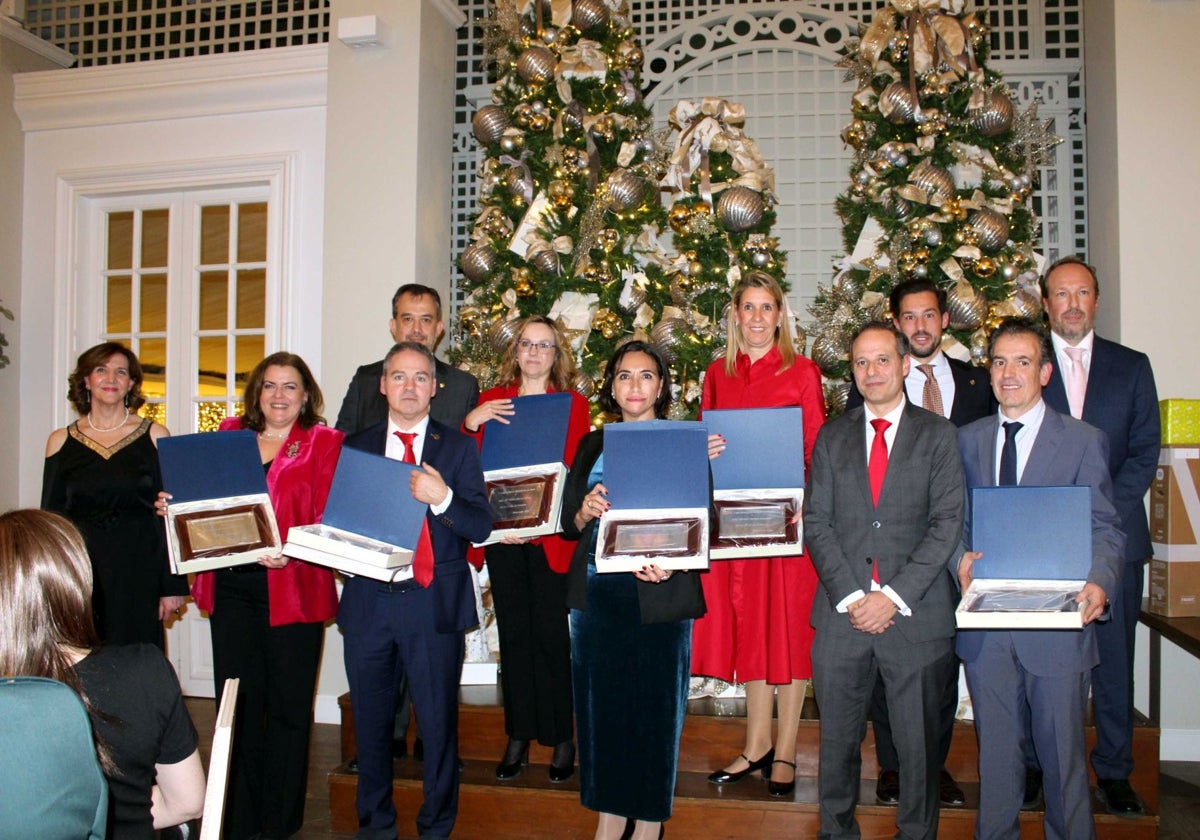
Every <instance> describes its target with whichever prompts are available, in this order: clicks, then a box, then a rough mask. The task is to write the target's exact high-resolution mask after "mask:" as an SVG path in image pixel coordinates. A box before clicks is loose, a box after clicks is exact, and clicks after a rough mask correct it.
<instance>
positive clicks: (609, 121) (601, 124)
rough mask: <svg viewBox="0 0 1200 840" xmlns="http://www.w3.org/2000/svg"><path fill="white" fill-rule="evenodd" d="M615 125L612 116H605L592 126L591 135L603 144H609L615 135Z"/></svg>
mask: <svg viewBox="0 0 1200 840" xmlns="http://www.w3.org/2000/svg"><path fill="white" fill-rule="evenodd" d="M616 129H617V123H616V120H614V119H613V115H612V114H605V115H604V116H602V117H600V118H599V119H597V120H596V122H595V123H593V124H592V134H594V135H595V136H596V137H598V138H599V139H601V140H603V141H604V142H605V143H611V142H612V139H613V137H614V136H615V135H616Z"/></svg>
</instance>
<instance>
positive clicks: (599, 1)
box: [571, 0, 608, 32]
mask: <svg viewBox="0 0 1200 840" xmlns="http://www.w3.org/2000/svg"><path fill="white" fill-rule="evenodd" d="M607 22H608V6H606V5H604V0H575V2H574V3H573V4H572V9H571V25H572V26H574V27H575V28H576V29H578V30H579V31H580V32H587V31H588V30H589V29H593V28H595V27H597V26H600V25H602V24H604V23H607Z"/></svg>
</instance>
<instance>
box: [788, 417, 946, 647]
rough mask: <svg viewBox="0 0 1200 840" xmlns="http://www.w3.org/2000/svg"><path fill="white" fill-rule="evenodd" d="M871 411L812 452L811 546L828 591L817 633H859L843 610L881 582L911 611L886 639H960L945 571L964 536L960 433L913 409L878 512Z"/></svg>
mask: <svg viewBox="0 0 1200 840" xmlns="http://www.w3.org/2000/svg"><path fill="white" fill-rule="evenodd" d="M864 412H865V409H864V408H861V407H860V408H856V409H853V410H852V411H848V412H846V413H845V414H843V415H842V416H841V417H838V418H837V419H835V420H833V421H831V422H829V423H826V424H825V425H824V426H822V427H821V432H820V434H818V435H817V444H816V447H815V448H814V449H813V457H812V469H811V472H810V477H809V482H808V491H807V492H806V493H805V497H804V536H805V541H806V542H807V543H808V551H809V555H810V556H811V557H812V561H813V565H814V566H816V569H817V575H818V576H819V577H820V584H819V586H818V587H817V595H816V598H815V599H814V600H813V610H812V623H813V626H814V627H815V628H817V630H818V631H822V632H825V631H829V632H836V633H843V634H849V633H857V632H859V631H857V630H855V629H854V628H853V627H851V626H850V616H849V615H848V614H847V613H839V612H837V610H836V607H837V605H838V604H839V603H840V602H841V601H842V600H843V599H845V598H846V597H847V596H848V595H850V594H851V593H853V592H854V591H855V590H860V589H861V590H862V591H863V592H870V590H871V572H872V568H873V564H872V561H873V560H874V561H877V562H878V564H879V582H880V584H881V585H884V586H891V587H892V589H893V590H895V592H896V593H897V594H898V595H899V596H900V597H901V598H903V599H904V603H905V604H907V605H908V607H909V609H911V610H912V615H911V616H908V617H905V616H901V615H899V614H898V615H897V616H896V619H895V621H896V625H895V627H894V628H892V629H891V630H888V631H887V632H889V633H890V632H893V631H896V632H899V633H901V634H903V635H904V636H905V638H907V639H908V640H909V641H911V642H923V641H929V640H931V639H939V638H950V637H952V636H953V635H954V604H955V598H954V587H953V584H952V583H951V581H950V578H949V576H948V575H947V574H946V569H945V566H946V561H947V560H949V559H950V556H951V555H952V554H953V553H954V551H955V549H957V547H958V542H959V539H960V537H961V535H962V519H963V496H964V494H963V473H962V462H961V461H960V459H959V455H958V445H957V440H956V437H955V430H954V426H953V425H952V424H951V423H950V422H949V421H948V420H946V419H945V418H942V417H939V416H937V415H936V414H933V413H932V412H929V411H925V410H924V409H923V408H917V407H916V406H915V405H913V404H912V403H905V406H904V413H903V414H902V415H901V419H900V425H899V427H898V428H897V429H896V439H895V442H894V443H893V444H892V450H891V453H890V456H889V458H888V468H887V474H886V476H885V478H884V483H883V488H882V490H881V491H880V494H879V505H878V507H876V506H875V505H874V504H872V502H871V487H870V484H869V482H868V478H867V442H868V441H867V436H866V423H865V420H864V418H863V414H864Z"/></svg>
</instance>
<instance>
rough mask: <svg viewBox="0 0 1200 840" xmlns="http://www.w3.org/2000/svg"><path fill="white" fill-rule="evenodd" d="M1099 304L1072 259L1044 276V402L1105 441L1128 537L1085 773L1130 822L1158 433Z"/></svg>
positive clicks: (1103, 635)
mask: <svg viewBox="0 0 1200 840" xmlns="http://www.w3.org/2000/svg"><path fill="white" fill-rule="evenodd" d="M1099 296H1100V283H1099V281H1098V280H1097V279H1096V271H1095V269H1094V268H1092V267H1091V266H1090V265H1088V264H1087V263H1085V262H1084V261H1083V260H1081V259H1080V258H1079V257H1064V258H1063V259H1061V260H1059V261H1057V262H1056V263H1054V264H1053V265H1051V266H1050V267H1049V268H1048V269H1047V270H1046V273H1045V275H1044V276H1043V279H1042V303H1043V305H1044V306H1045V309H1046V315H1047V316H1048V317H1049V320H1050V329H1051V331H1052V334H1051V336H1050V338H1051V341H1052V342H1053V345H1054V354H1055V365H1054V372H1053V373H1052V374H1051V376H1050V383H1049V384H1048V385H1047V386H1046V393H1045V400H1046V404H1047V405H1049V406H1050V407H1051V408H1053V409H1055V410H1056V411H1060V412H1062V413H1064V414H1066V413H1069V414H1070V415H1071V416H1072V417H1075V418H1078V419H1080V420H1083V421H1084V422H1085V423H1090V424H1091V425H1093V426H1095V427H1096V428H1098V429H1099V430H1100V431H1102V432H1104V433H1105V434H1106V435H1107V436H1108V472H1109V475H1110V476H1111V477H1112V483H1113V503H1114V504H1115V505H1116V508H1117V513H1118V514H1120V516H1121V530H1122V531H1124V532H1125V568H1124V572H1123V573H1122V576H1121V588H1120V589H1119V590H1118V591H1117V592H1113V593H1110V595H1109V597H1110V599H1111V600H1112V621H1110V622H1108V623H1107V624H1101V625H1099V626H1098V627H1097V628H1096V640H1097V642H1098V643H1099V645H1100V664H1098V665H1097V666H1096V669H1095V671H1093V673H1092V711H1093V719H1094V721H1095V724H1096V746H1095V747H1093V748H1092V769H1093V770H1095V771H1096V780H1097V789H1096V794H1097V796H1098V797H1099V798H1100V799H1101V800H1102V801H1103V802H1104V803H1105V805H1106V806H1107V807H1108V810H1109V812H1111V813H1113V814H1116V815H1118V816H1136V815H1137V814H1140V813H1141V812H1142V803H1141V800H1139V798H1138V796H1137V794H1136V793H1135V792H1134V790H1133V788H1132V787H1130V785H1129V775H1130V773H1131V772H1132V771H1133V650H1134V646H1133V640H1134V633H1135V630H1136V628H1137V622H1138V611H1139V610H1140V609H1141V606H1142V586H1143V585H1144V582H1145V563H1146V560H1147V559H1148V558H1149V557H1150V552H1151V549H1150V529H1149V526H1148V524H1147V522H1146V508H1145V504H1144V502H1143V497H1144V496H1145V495H1146V491H1147V490H1148V489H1149V488H1150V482H1151V481H1153V480H1154V472H1155V469H1156V468H1157V466H1158V452H1159V447H1160V446H1161V443H1162V441H1161V438H1162V434H1161V431H1162V430H1161V427H1160V421H1159V414H1158V393H1157V391H1156V389H1155V387H1154V373H1153V371H1151V369H1150V360H1149V359H1148V358H1147V357H1146V354H1144V353H1139V352H1137V351H1136V350H1131V349H1129V348H1128V347H1123V346H1122V345H1120V344H1117V343H1116V342H1113V341H1105V340H1104V339H1103V338H1100V337H1099V336H1097V335H1096V334H1095V331H1094V330H1093V323H1094V321H1095V316H1096V304H1097V302H1098V301H1099ZM1072 357H1078V358H1079V362H1078V363H1076V362H1075V361H1074V359H1073V358H1072ZM1076 374H1078V375H1079V380H1076V379H1075V378H1074V377H1075V375H1076ZM1076 383H1078V384H1076ZM1072 385H1074V386H1075V387H1076V388H1077V391H1075V394H1076V396H1077V398H1076V400H1074V401H1072V400H1071V399H1070V396H1071V395H1070V394H1069V393H1068V391H1069V387H1068V386H1072Z"/></svg>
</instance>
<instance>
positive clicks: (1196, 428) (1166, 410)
mask: <svg viewBox="0 0 1200 840" xmlns="http://www.w3.org/2000/svg"><path fill="white" fill-rule="evenodd" d="M1158 416H1159V419H1160V420H1161V421H1162V443H1163V446H1200V400H1159V401H1158Z"/></svg>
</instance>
